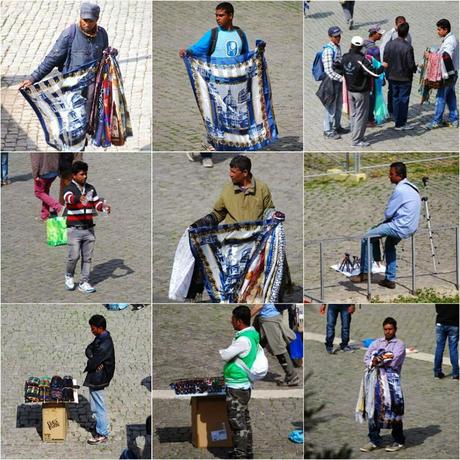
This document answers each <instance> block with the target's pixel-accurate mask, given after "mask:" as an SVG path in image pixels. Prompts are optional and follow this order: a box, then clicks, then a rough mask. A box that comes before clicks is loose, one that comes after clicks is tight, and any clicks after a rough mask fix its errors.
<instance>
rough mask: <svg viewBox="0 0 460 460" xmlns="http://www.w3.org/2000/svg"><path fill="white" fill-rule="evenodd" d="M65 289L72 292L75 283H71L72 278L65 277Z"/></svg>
mask: <svg viewBox="0 0 460 460" xmlns="http://www.w3.org/2000/svg"><path fill="white" fill-rule="evenodd" d="M65 288H66V289H67V290H68V291H73V290H74V289H75V283H74V282H73V276H69V275H65Z"/></svg>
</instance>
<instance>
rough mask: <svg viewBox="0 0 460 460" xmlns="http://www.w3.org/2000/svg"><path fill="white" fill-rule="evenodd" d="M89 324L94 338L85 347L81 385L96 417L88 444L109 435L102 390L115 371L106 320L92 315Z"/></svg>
mask: <svg viewBox="0 0 460 460" xmlns="http://www.w3.org/2000/svg"><path fill="white" fill-rule="evenodd" d="M89 325H90V326H91V332H92V333H93V334H94V335H95V336H96V338H95V339H94V341H93V342H92V343H90V344H89V345H88V346H87V347H86V351H85V354H86V357H87V358H88V361H87V363H86V368H85V370H84V372H88V374H87V375H86V378H85V381H84V382H83V386H86V387H89V399H90V403H91V411H92V413H93V417H94V418H95V419H96V433H95V435H94V436H93V437H92V438H91V439H88V444H101V443H105V442H107V439H108V436H109V430H108V422H107V409H106V407H105V402H104V394H103V391H104V388H105V387H108V386H109V384H110V381H111V380H112V377H113V374H114V372H115V349H114V348H113V342H112V337H111V336H110V333H109V331H107V330H106V327H107V323H106V320H105V318H104V317H103V316H102V315H93V316H92V317H91V318H90V320H89Z"/></svg>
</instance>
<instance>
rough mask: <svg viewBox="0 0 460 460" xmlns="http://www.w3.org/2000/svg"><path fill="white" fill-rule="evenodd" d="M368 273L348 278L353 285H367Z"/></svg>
mask: <svg viewBox="0 0 460 460" xmlns="http://www.w3.org/2000/svg"><path fill="white" fill-rule="evenodd" d="M367 277H368V275H367V273H360V274H359V275H355V276H350V278H348V279H349V280H350V281H351V282H352V283H365V282H366V281H367Z"/></svg>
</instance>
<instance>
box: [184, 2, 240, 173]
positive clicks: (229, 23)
mask: <svg viewBox="0 0 460 460" xmlns="http://www.w3.org/2000/svg"><path fill="white" fill-rule="evenodd" d="M233 14H234V9H233V5H232V4H231V3H228V2H224V3H219V4H218V5H217V7H216V22H217V25H218V27H216V28H214V29H210V30H208V31H207V32H206V33H205V34H204V35H203V36H202V37H201V38H200V39H199V40H198V41H197V42H196V43H195V44H193V45H191V46H190V47H188V48H187V49H185V48H181V49H180V50H179V56H180V57H181V58H183V57H185V56H186V55H187V54H194V55H201V56H212V57H217V58H226V57H236V56H240V55H241V54H245V53H247V52H248V51H249V45H248V39H247V37H246V34H245V33H244V32H243V31H242V30H241V29H240V28H239V27H236V26H234V25H233ZM204 147H205V148H206V150H208V151H207V152H202V153H201V159H202V163H203V166H204V167H207V168H211V167H212V166H213V163H212V153H211V151H212V150H214V148H213V147H212V146H211V145H209V143H208V142H207V141H206V142H204ZM187 158H188V159H189V160H191V161H194V157H193V154H192V153H189V154H187Z"/></svg>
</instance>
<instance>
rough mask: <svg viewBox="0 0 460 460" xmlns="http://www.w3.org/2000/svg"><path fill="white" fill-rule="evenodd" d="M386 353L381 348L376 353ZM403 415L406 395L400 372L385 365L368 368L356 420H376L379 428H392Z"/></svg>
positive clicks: (357, 406) (360, 392) (364, 377)
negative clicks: (404, 394)
mask: <svg viewBox="0 0 460 460" xmlns="http://www.w3.org/2000/svg"><path fill="white" fill-rule="evenodd" d="M384 353H385V351H384V350H379V351H377V352H376V353H375V354H374V355H375V356H376V355H382V354H384ZM385 362H386V360H384V361H383V363H385ZM403 415H404V396H403V393H402V387H401V380H400V377H399V374H398V373H397V372H395V371H394V370H393V369H392V368H391V367H387V366H384V365H381V366H376V367H369V368H367V369H366V370H365V371H364V376H363V379H362V381H361V387H360V390H359V396H358V402H357V404H356V409H355V418H356V420H357V421H358V422H361V423H362V422H363V421H364V420H366V419H367V420H374V422H375V425H376V426H377V427H379V428H392V427H393V422H400V421H402V418H403Z"/></svg>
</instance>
